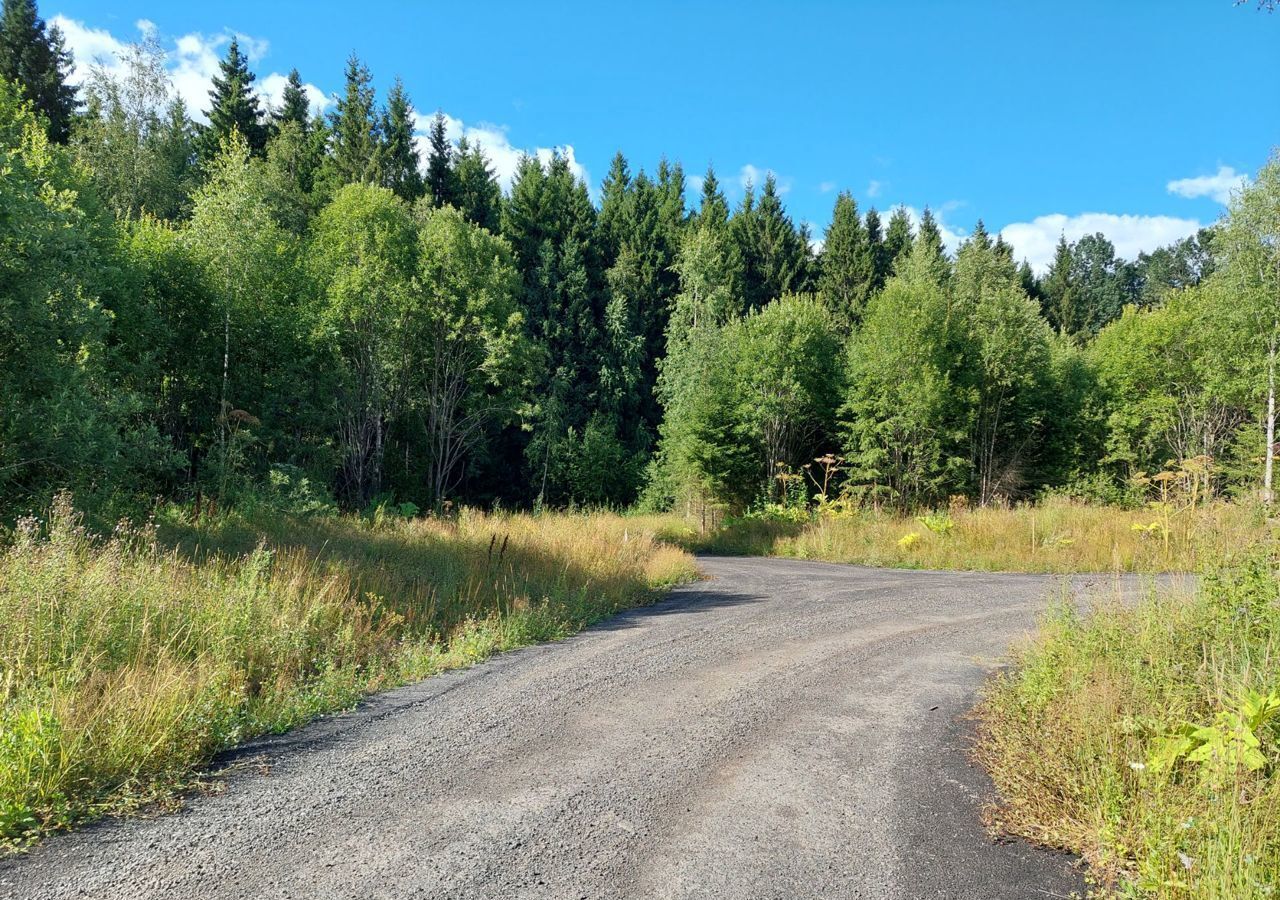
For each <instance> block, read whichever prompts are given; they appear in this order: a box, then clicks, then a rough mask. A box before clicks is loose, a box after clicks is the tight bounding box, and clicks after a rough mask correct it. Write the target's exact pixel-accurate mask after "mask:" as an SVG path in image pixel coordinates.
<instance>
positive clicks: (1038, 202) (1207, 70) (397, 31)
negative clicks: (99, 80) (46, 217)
mask: <svg viewBox="0 0 1280 900" xmlns="http://www.w3.org/2000/svg"><path fill="white" fill-rule="evenodd" d="M41 12H42V14H43V15H45V16H46V17H48V18H51V19H54V18H56V20H57V21H58V22H59V24H61V25H62V27H63V29H64V30H65V31H66V32H67V34H68V37H69V42H70V44H71V46H72V48H73V49H74V50H75V51H76V52H77V56H78V57H79V58H80V59H81V60H82V61H85V62H87V61H88V59H90V58H91V57H100V58H101V59H103V60H104V61H105V62H106V63H107V64H110V62H111V59H112V56H113V54H114V53H116V52H118V49H119V47H120V45H121V43H122V42H125V41H132V40H136V39H137V38H138V37H139V35H140V31H139V28H140V27H144V28H149V27H154V29H155V31H156V34H157V37H158V39H159V41H160V42H161V44H162V46H164V47H165V48H166V49H167V50H169V51H171V68H172V70H173V72H174V78H175V84H176V86H177V89H178V90H179V91H180V92H181V93H183V94H184V95H185V96H188V97H189V98H192V99H194V100H195V101H196V102H197V103H198V104H199V105H201V106H202V105H203V101H204V97H205V95H204V91H205V90H206V89H207V78H208V75H209V73H210V72H211V71H212V68H213V66H214V64H215V63H216V59H217V57H218V56H220V55H221V54H222V53H223V52H224V51H225V47H226V41H227V40H228V39H229V35H230V34H232V33H236V34H239V35H242V36H243V37H244V39H245V43H246V44H247V46H248V48H249V50H250V52H251V57H252V59H253V65H254V68H255V71H256V72H257V74H258V77H259V82H260V83H261V84H262V85H263V87H264V92H265V93H267V94H271V93H272V92H273V91H274V92H278V90H279V87H280V85H281V84H282V81H283V79H282V75H283V73H287V72H288V71H289V69H290V68H291V67H293V66H297V67H298V69H299V70H300V72H301V73H302V76H303V79H304V80H305V81H306V82H307V83H308V84H310V85H313V86H315V87H316V89H317V91H316V100H317V101H321V100H322V98H323V95H324V94H330V93H332V92H334V91H336V90H338V89H340V87H341V81H342V71H343V63H344V61H345V59H346V57H347V55H348V54H349V53H350V52H351V51H352V50H355V51H356V52H357V53H358V54H359V55H360V57H361V58H362V59H363V60H364V61H365V62H366V63H367V64H368V65H369V67H370V68H371V69H372V71H373V73H374V77H375V80H376V82H377V85H378V88H379V93H380V96H381V92H382V91H383V90H385V88H386V86H387V85H389V84H390V82H391V79H392V78H393V77H394V76H395V75H396V74H399V75H401V76H402V77H403V78H404V80H405V83H406V85H407V87H408V90H409V93H410V96H411V97H412V99H413V101H414V103H415V105H416V106H417V107H418V109H419V110H421V111H423V112H424V113H430V112H433V111H434V110H435V109H437V108H440V109H442V110H443V111H444V112H445V113H446V114H447V115H448V116H449V117H450V121H451V127H452V130H453V132H454V134H455V135H457V134H460V133H464V132H465V133H468V134H470V135H471V136H472V137H474V138H476V139H478V140H480V141H481V143H482V144H484V145H485V146H486V148H487V149H488V150H489V152H490V155H491V157H492V158H493V160H494V163H495V165H496V166H497V167H498V168H499V170H500V171H501V172H502V173H503V174H504V175H505V174H507V173H509V172H510V171H511V168H512V167H513V166H514V160H515V159H516V158H517V156H518V154H519V153H520V152H525V151H527V152H538V151H539V150H540V151H541V152H543V153H548V152H550V148H553V147H559V148H564V150H563V152H566V153H570V154H571V155H572V159H573V160H574V161H575V163H576V164H577V166H578V167H579V171H580V172H581V173H582V174H583V175H584V177H587V178H588V180H589V181H590V183H591V185H592V187H593V188H595V187H597V186H598V184H599V179H600V178H601V177H602V176H603V175H604V173H605V171H606V170H607V168H608V165H609V160H610V158H611V157H612V155H613V153H614V152H615V151H616V150H619V149H621V150H622V151H623V152H624V153H625V154H626V155H627V158H628V159H629V160H630V161H631V164H632V167H633V168H639V167H645V168H649V169H652V168H653V167H654V166H655V165H656V163H657V161H658V159H659V158H660V157H661V156H662V155H663V154H665V155H666V156H668V157H669V158H671V159H675V160H679V161H681V162H682V163H683V164H684V166H685V170H686V172H688V173H689V174H690V175H700V174H701V173H702V172H703V171H704V170H705V168H706V166H707V164H708V162H711V163H714V165H715V167H716V171H717V174H718V175H719V176H720V179H721V181H722V182H724V183H725V185H726V187H727V188H728V191H729V193H730V195H731V199H735V198H736V197H739V196H741V187H740V184H741V182H742V181H743V180H745V179H746V178H747V177H751V176H752V175H754V177H755V179H756V180H757V182H758V180H759V179H760V178H761V177H762V175H763V173H764V172H765V171H766V170H772V171H774V172H775V173H776V174H777V177H778V180H779V183H780V184H781V185H782V187H783V188H784V189H785V191H786V193H785V198H784V199H785V202H786V204H787V207H788V209H789V211H790V212H791V213H792V215H793V216H794V217H795V218H796V219H797V220H799V221H805V222H809V223H811V224H812V226H813V228H814V232H815V237H821V232H822V230H823V229H824V228H825V226H826V223H827V221H828V219H829V217H830V211H831V205H832V202H833V201H834V198H835V192H836V191H838V190H849V191H852V192H853V194H854V196H855V197H856V198H857V200H858V202H859V205H860V206H862V207H863V208H864V209H865V208H866V207H867V206H868V205H875V206H876V207H878V208H879V209H881V210H887V209H890V208H892V207H893V206H896V205H898V204H903V205H906V206H909V207H910V208H911V209H912V210H916V211H918V210H922V209H923V208H924V207H925V206H926V205H928V206H931V207H932V208H933V209H934V210H935V211H937V212H939V213H940V214H941V216H942V219H943V221H944V224H945V225H946V228H947V231H948V234H949V235H950V236H951V237H952V241H953V242H954V240H955V239H956V238H958V237H959V236H961V235H963V234H964V233H966V232H967V231H969V230H970V229H971V228H972V226H973V223H974V222H975V221H976V220H977V219H978V218H979V217H981V218H982V219H983V220H984V221H985V222H986V225H987V227H988V229H989V230H1003V233H1004V234H1005V235H1006V237H1007V238H1008V239H1009V240H1010V241H1011V242H1012V243H1013V244H1014V246H1015V250H1016V251H1017V252H1018V253H1019V255H1023V256H1027V257H1030V258H1031V259H1032V261H1033V262H1035V263H1037V264H1042V263H1044V262H1046V261H1047V259H1048V257H1049V255H1050V254H1051V252H1052V245H1053V243H1054V242H1056V240H1057V238H1058V235H1059V234H1060V233H1064V232H1065V233H1066V234H1067V236H1068V238H1074V237H1077V236H1079V234H1081V233H1085V232H1088V231H1094V230H1102V231H1104V232H1106V233H1107V234H1108V235H1109V236H1110V237H1111V238H1112V239H1113V240H1114V241H1115V242H1116V244H1117V246H1118V247H1119V248H1120V249H1121V251H1123V252H1127V254H1128V255H1133V254H1134V253H1136V252H1137V250H1138V249H1150V248H1152V247H1154V246H1157V245H1159V244H1161V243H1166V242H1167V241H1169V240H1172V239H1175V238H1177V237H1180V236H1181V235H1183V234H1185V233H1188V232H1189V231H1191V230H1193V229H1194V228H1195V227H1196V226H1197V225H1198V224H1208V223H1210V222H1212V221H1213V220H1214V219H1216V218H1217V217H1218V216H1219V215H1220V214H1221V212H1222V209H1223V207H1222V205H1221V199H1222V198H1223V196H1225V191H1226V190H1228V189H1229V188H1230V187H1231V186H1232V185H1235V184H1237V183H1238V180H1239V178H1240V177H1241V176H1242V175H1245V174H1247V173H1249V172H1252V171H1254V170H1256V169H1257V168H1258V167H1259V166H1260V165H1261V164H1262V163H1263V162H1264V161H1265V159H1266V157H1267V155H1268V153H1269V152H1270V150H1271V148H1272V147H1273V146H1274V145H1276V144H1278V143H1280V133H1278V131H1280V129H1278V127H1277V126H1280V115H1277V114H1278V113H1280V95H1277V93H1276V91H1275V89H1274V77H1275V72H1276V69H1277V64H1280V14H1277V15H1272V16H1269V15H1267V14H1266V13H1259V12H1256V11H1254V9H1253V8H1252V4H1251V5H1250V6H1248V7H1246V6H1240V7H1235V6H1233V5H1232V2H1231V0H1111V2H1102V0H1077V2H1071V3H1062V2H1025V0H1024V2H1015V0H1008V2H981V0H974V2H967V3H961V2H941V0H913V2H901V3H897V2H895V3H890V2H881V3H869V2H866V3H862V2H848V3H805V2H789V3H785V4H784V3H775V4H764V3H751V2H736V3H699V4H693V3H649V4H640V3H625V4H624V3H617V4H614V3H601V2H595V3H558V4H533V3H501V2H488V3H458V2H450V3H442V2H438V3H410V2H390V0H365V2H363V3H358V4H352V3H342V4H327V3H322V2H310V3H300V2H263V0H256V2H243V0H232V2H218V3H183V4H177V3H165V2H158V0H150V2H138V0H42V4H41ZM140 23H141V25H140ZM147 23H150V24H147ZM695 186H696V182H695V184H694V185H691V193H692V191H693V188H694V187H695Z"/></svg>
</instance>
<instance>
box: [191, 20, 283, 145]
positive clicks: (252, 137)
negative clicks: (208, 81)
mask: <svg viewBox="0 0 1280 900" xmlns="http://www.w3.org/2000/svg"><path fill="white" fill-rule="evenodd" d="M254 79H255V76H254V74H253V73H252V72H250V71H249V60H248V58H247V57H246V56H244V54H242V53H241V52H240V42H239V40H237V39H236V38H234V37H233V38H232V39H231V45H230V46H229V47H228V48H227V55H226V57H225V58H224V59H223V60H222V61H221V62H219V63H218V74H217V75H214V76H213V87H212V88H211V89H210V90H209V100H210V101H211V103H210V106H209V109H208V110H207V111H206V115H208V117H209V125H208V127H207V128H205V130H204V134H203V135H202V136H201V140H200V156H201V159H203V160H205V161H206V162H207V161H209V160H211V159H213V158H214V157H215V156H217V155H218V153H219V152H220V149H221V147H222V144H223V143H224V142H225V141H226V139H227V138H228V137H229V136H230V134H231V132H232V131H238V132H240V134H241V135H242V136H243V137H244V139H245V143H247V144H248V145H249V152H250V153H253V154H255V155H258V156H261V155H262V154H263V153H264V152H265V151H266V148H267V129H266V126H265V125H264V124H263V121H262V108H261V106H260V105H259V102H258V95H257V94H255V93H254V92H253V82H254Z"/></svg>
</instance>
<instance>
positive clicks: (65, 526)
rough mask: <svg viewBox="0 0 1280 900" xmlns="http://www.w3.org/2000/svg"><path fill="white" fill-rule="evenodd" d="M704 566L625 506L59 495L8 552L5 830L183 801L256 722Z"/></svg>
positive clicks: (22, 834)
mask: <svg viewBox="0 0 1280 900" xmlns="http://www.w3.org/2000/svg"><path fill="white" fill-rule="evenodd" d="M694 575H695V572H694V567H693V561H692V559H691V557H689V555H688V554H687V553H685V552H684V551H681V550H678V549H676V548H674V547H671V546H669V545H666V544H662V543H660V542H658V541H657V540H656V538H655V535H654V533H653V532H652V531H651V530H646V529H645V528H644V527H641V526H639V525H637V524H636V523H634V522H631V521H628V520H624V519H623V518H621V517H619V516H616V515H611V514H590V515H586V514H584V515H570V514H549V515H542V516H537V517H534V516H528V515H512V514H498V515H485V514H481V513H477V512H473V511H469V510H464V511H462V512H461V513H460V514H459V515H458V516H457V517H456V518H452V519H448V520H432V519H423V520H412V521H405V520H395V521H387V522H381V523H371V522H368V521H365V520H361V519H357V518H345V517H343V518H339V517H333V518H320V519H314V520H307V521H301V520H292V519H285V518H271V519H267V520H264V521H259V522H245V521H243V520H239V519H236V518H234V517H233V518H228V519H223V520H220V521H218V522H216V523H214V524H210V525H205V526H202V527H199V528H197V527H193V526H191V525H188V524H184V523H183V522H182V521H181V517H177V518H176V519H175V521H173V522H172V523H171V524H167V525H164V526H162V527H161V528H160V529H159V530H158V531H157V530H154V529H143V530H132V529H121V530H118V531H117V533H116V534H115V535H113V536H111V537H110V538H106V539H99V538H94V537H92V536H90V535H89V534H87V533H86V532H85V531H84V529H83V528H82V527H81V525H80V523H79V519H78V517H77V516H76V515H75V513H74V511H73V510H72V509H71V508H70V506H69V503H68V501H66V500H62V501H61V502H60V503H59V504H58V505H57V506H56V507H55V509H54V511H53V513H52V515H51V517H50V519H49V521H48V523H47V527H43V528H42V527H39V526H37V525H36V524H34V523H30V522H28V523H25V524H24V525H22V526H20V528H19V531H18V533H17V534H16V535H15V537H14V539H13V541H12V542H11V544H10V545H9V546H8V547H6V548H3V549H0V621H2V622H4V623H5V627H4V628H3V629H0V840H3V839H7V840H8V841H10V842H14V841H18V842H21V841H23V840H26V839H28V838H30V837H32V836H34V835H38V834H39V833H41V832H44V831H47V830H50V829H55V828H62V827H67V826H69V825H71V824H73V823H75V822H76V821H79V820H82V819H84V818H86V817H90V816H93V815H96V814H99V813H102V812H105V811H120V810H126V809H129V808H130V807H132V806H135V805H137V804H139V803H143V802H147V801H150V800H152V799H155V798H157V797H162V796H165V795H167V794H170V793H172V791H174V790H175V789H177V788H180V787H182V786H183V785H184V784H187V783H189V780H190V778H191V777H192V775H193V774H194V773H195V772H197V771H198V770H199V768H200V767H201V766H203V765H205V764H206V763H207V762H208V761H209V759H210V758H211V757H212V755H213V754H214V753H216V752H217V751H218V750H220V749H223V748H226V747H229V746H231V745H234V744H235V743H237V742H239V741H242V740H244V739H246V738H248V737H250V736H252V735H254V734H259V733H263V732H268V731H278V730H282V729H285V728H289V727H292V726H294V725H296V724H298V723H300V722H303V721H305V720H307V719H309V718H312V717H314V716H315V715H318V714H320V713H323V712H327V711H330V710H334V709H340V708H343V707H346V706H349V705H351V704H352V703H353V702H355V701H356V700H357V699H358V698H359V697H360V696H362V695H363V694H365V693H368V692H370V691H374V690H378V689H380V688H385V687H388V686H391V685H394V684H399V683H403V682H405V681H408V680H411V679H416V678H420V677H424V676H426V675H430V674H432V673H435V672H438V671H440V670H442V669H445V668H450V667H455V666H462V665H468V664H470V663H473V662H475V661H476V660H479V659H482V658H484V657H485V656H487V655H489V654H490V653H493V652H495V651H498V650H504V649H508V648H512V647H517V646H521V645H524V644H528V643H532V642H535V641H542V640H552V639H557V638H561V637H564V636H566V635H568V634H571V633H573V632H574V631H577V630H579V629H581V628H582V627H584V626H585V625H587V624H589V623H591V622H593V621H595V620H597V619H599V618H601V617H603V616H606V615H608V614H610V613H612V612H614V611H616V610H618V609H620V608H622V607H625V606H628V605H633V604H636V603H643V602H646V601H647V600H648V599H650V598H652V597H654V596H656V594H657V592H658V591H659V590H660V589H662V588H664V587H666V586H669V585H671V584H674V583H677V582H680V581H685V580H689V579H691V578H693V577H694Z"/></svg>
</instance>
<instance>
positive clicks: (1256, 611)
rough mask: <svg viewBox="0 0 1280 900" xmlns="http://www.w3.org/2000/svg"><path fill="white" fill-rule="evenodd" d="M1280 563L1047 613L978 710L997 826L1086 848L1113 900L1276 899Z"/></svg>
mask: <svg viewBox="0 0 1280 900" xmlns="http://www.w3.org/2000/svg"><path fill="white" fill-rule="evenodd" d="M1278 563H1280V557H1277V553H1276V545H1275V544H1274V543H1271V544H1270V545H1268V546H1267V547H1265V548H1258V549H1256V550H1255V551H1254V552H1253V553H1251V554H1250V555H1249V556H1248V558H1247V559H1246V560H1244V561H1242V562H1241V563H1240V564H1238V565H1235V566H1232V567H1228V568H1222V569H1216V570H1213V569H1211V570H1210V571H1208V572H1207V573H1206V574H1205V575H1204V577H1203V579H1202V580H1201V583H1200V586H1199V588H1198V589H1197V590H1195V591H1194V593H1192V594H1191V595H1185V594H1180V593H1177V592H1173V591H1169V590H1156V589H1152V590H1150V591H1149V592H1148V593H1147V595H1146V596H1145V597H1144V598H1143V599H1142V600H1141V602H1139V603H1137V604H1136V605H1135V604H1122V603H1119V602H1107V601H1106V600H1105V598H1103V599H1101V600H1100V601H1098V602H1095V604H1094V606H1093V607H1092V608H1091V609H1090V610H1089V611H1087V612H1081V611H1079V609H1078V608H1077V607H1076V606H1074V605H1072V604H1070V603H1063V604H1061V605H1060V606H1059V607H1058V608H1057V609H1055V610H1054V611H1053V613H1052V614H1050V615H1049V616H1048V617H1047V618H1046V619H1045V621H1044V623H1043V625H1042V627H1041V629H1040V632H1039V634H1038V635H1037V636H1036V637H1035V638H1034V639H1033V640H1032V641H1031V642H1030V643H1029V644H1027V645H1026V646H1024V647H1022V648H1021V649H1020V650H1019V651H1018V652H1017V654H1016V655H1015V658H1014V663H1015V665H1014V667H1013V669H1011V670H1010V671H1008V672H1006V673H1005V674H1002V675H1000V676H999V677H997V678H996V679H995V681H994V682H993V683H992V685H991V686H990V689H989V691H988V695H987V698H986V700H985V702H984V703H983V705H982V706H981V708H980V710H979V714H980V731H981V737H982V740H981V742H980V744H979V747H978V754H979V757H980V758H981V760H982V761H983V762H984V763H985V764H986V766H987V769H988V770H989V771H990V772H991V775H992V777H993V779H994V780H995V783H996V786H997V787H998V788H999V791H1000V794H1001V796H1002V797H1003V802H1002V803H1001V804H1000V805H999V806H998V807H997V808H996V809H995V810H993V814H992V818H993V822H994V824H995V825H997V826H998V827H999V828H1000V829H1002V830H1004V831H1006V832H1008V833H1012V834H1018V835H1024V836H1026V837H1029V838H1031V839H1032V840H1035V841H1038V842H1040V843H1043V844H1047V845H1049V846H1054V847H1061V848H1064V849H1068V850H1072V851H1075V852H1078V853H1082V854H1083V855H1084V857H1085V858H1086V859H1087V860H1088V862H1089V863H1090V871H1091V874H1092V876H1093V877H1094V878H1095V879H1096V880H1097V881H1098V882H1099V888H1100V889H1101V890H1102V891H1103V892H1104V893H1105V894H1106V895H1107V896H1111V895H1115V896H1122V897H1136V896H1143V897H1161V898H1221V900H1247V898H1262V897H1273V896H1275V895H1276V892H1277V891H1280V675H1278V673H1280V606H1278V605H1277V602H1276V598H1277V596H1278V595H1280V576H1278V575H1277V565H1278Z"/></svg>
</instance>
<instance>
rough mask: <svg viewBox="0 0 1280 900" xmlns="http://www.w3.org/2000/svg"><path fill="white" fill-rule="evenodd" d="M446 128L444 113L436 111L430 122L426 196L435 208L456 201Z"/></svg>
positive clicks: (450, 150)
mask: <svg viewBox="0 0 1280 900" xmlns="http://www.w3.org/2000/svg"><path fill="white" fill-rule="evenodd" d="M447 126H448V122H447V121H446V120H445V117H444V113H443V112H441V111H440V110H436V114H435V117H434V118H433V119H432V120H431V136H430V141H431V151H430V154H429V155H428V156H427V196H429V197H430V198H431V202H432V203H433V204H435V205H436V206H444V205H445V204H446V203H448V204H450V205H453V204H454V203H455V202H456V199H457V198H456V197H455V196H454V193H455V190H456V189H455V184H454V174H455V173H454V159H453V148H452V147H450V146H449V136H448V132H447Z"/></svg>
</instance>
